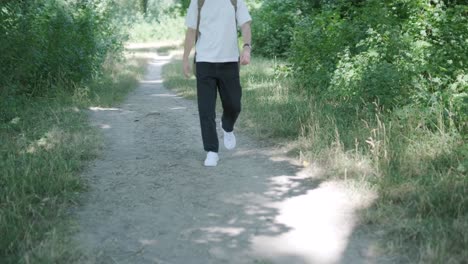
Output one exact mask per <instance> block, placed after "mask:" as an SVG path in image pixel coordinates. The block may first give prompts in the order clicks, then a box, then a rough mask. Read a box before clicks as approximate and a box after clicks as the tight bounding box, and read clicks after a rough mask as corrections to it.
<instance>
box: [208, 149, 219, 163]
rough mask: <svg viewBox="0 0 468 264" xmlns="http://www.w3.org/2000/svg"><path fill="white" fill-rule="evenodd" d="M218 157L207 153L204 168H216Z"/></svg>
mask: <svg viewBox="0 0 468 264" xmlns="http://www.w3.org/2000/svg"><path fill="white" fill-rule="evenodd" d="M218 160H219V156H218V153H216V152H212V151H209V152H208V153H207V154H206V159H205V166H206V167H216V165H218Z"/></svg>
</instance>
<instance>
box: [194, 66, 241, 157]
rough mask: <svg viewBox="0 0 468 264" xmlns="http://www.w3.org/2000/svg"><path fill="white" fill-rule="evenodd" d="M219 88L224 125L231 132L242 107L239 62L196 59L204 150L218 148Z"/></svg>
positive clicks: (215, 150) (199, 111)
mask: <svg viewBox="0 0 468 264" xmlns="http://www.w3.org/2000/svg"><path fill="white" fill-rule="evenodd" d="M218 92H219V96H220V98H221V103H222V106H223V116H222V118H221V120H222V123H223V129H224V130H225V131H226V132H231V131H233V130H234V124H235V123H236V120H237V117H238V116H239V113H240V111H241V97H242V87H241V85H240V79H239V63H238V62H226V63H211V62H197V97H198V113H199V115H200V126H201V132H202V139H203V147H204V149H205V151H212V152H218V150H219V141H218V134H217V132H216V121H215V119H216V98H217V95H218Z"/></svg>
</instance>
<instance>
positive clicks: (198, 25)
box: [195, 0, 237, 43]
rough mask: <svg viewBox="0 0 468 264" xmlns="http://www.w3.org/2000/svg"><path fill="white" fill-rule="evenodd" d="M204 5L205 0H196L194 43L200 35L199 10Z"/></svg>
mask: <svg viewBox="0 0 468 264" xmlns="http://www.w3.org/2000/svg"><path fill="white" fill-rule="evenodd" d="M236 1H237V0H236ZM204 4H205V0H198V16H197V33H196V35H195V43H197V41H198V36H199V35H200V15H201V9H202V7H203V5H204Z"/></svg>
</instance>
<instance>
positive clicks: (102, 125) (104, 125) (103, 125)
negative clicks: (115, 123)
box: [99, 124, 112, 129]
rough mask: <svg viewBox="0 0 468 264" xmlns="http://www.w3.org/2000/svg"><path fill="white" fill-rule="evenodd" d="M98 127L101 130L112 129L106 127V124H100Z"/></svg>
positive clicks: (108, 126)
mask: <svg viewBox="0 0 468 264" xmlns="http://www.w3.org/2000/svg"><path fill="white" fill-rule="evenodd" d="M99 127H100V128H101V129H111V128H112V127H111V126H110V125H108V124H100V125H99Z"/></svg>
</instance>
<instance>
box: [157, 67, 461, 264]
mask: <svg viewBox="0 0 468 264" xmlns="http://www.w3.org/2000/svg"><path fill="white" fill-rule="evenodd" d="M181 68H182V67H181V62H180V60H176V61H174V62H173V63H171V64H169V65H167V66H166V67H165V68H164V71H163V75H164V80H165V81H164V82H165V85H166V86H167V87H168V88H170V89H173V90H174V91H176V92H177V93H178V94H180V95H182V96H185V97H187V98H195V97H196V89H195V80H194V78H191V79H189V80H186V79H185V78H184V77H183V76H182V74H181ZM283 69H287V67H285V65H284V63H282V62H281V61H274V60H270V59H262V58H255V59H254V60H253V62H252V65H251V66H248V67H243V68H242V70H241V78H242V85H243V112H242V114H241V118H240V123H239V127H238V128H239V129H246V130H248V131H250V132H251V133H253V134H254V135H257V136H258V137H260V138H263V139H268V140H274V141H275V142H282V144H283V143H285V142H287V143H288V144H289V145H291V146H292V149H291V154H293V155H296V156H297V157H298V158H300V159H302V160H303V161H305V162H307V163H316V164H319V166H322V167H324V168H327V170H326V171H327V172H326V177H329V178H338V179H344V178H354V179H358V180H359V181H357V182H363V181H362V180H364V182H368V183H371V184H372V185H374V186H375V187H376V188H377V189H378V190H379V198H378V200H377V201H376V202H375V204H374V205H373V207H372V208H370V209H369V210H367V211H366V212H365V213H364V214H363V222H364V223H365V224H367V225H368V226H372V227H376V228H377V229H379V230H385V233H386V236H385V238H384V239H382V241H381V246H382V247H383V248H384V249H385V250H386V253H387V254H397V255H401V256H405V257H407V258H409V259H410V263H463V261H466V259H468V251H467V250H466V248H468V232H467V230H468V199H467V197H466V194H467V193H468V177H467V173H466V172H467V171H466V170H467V168H468V163H467V161H468V157H467V156H468V146H467V144H466V143H465V142H466V141H465V140H466V135H461V134H460V133H459V132H458V131H457V130H456V129H455V128H453V127H451V126H450V124H451V123H452V122H450V120H447V117H445V116H444V115H443V114H442V112H443V111H441V114H440V115H439V117H438V119H437V120H433V118H431V117H430V116H429V115H428V114H427V113H426V112H425V110H424V109H418V108H408V109H398V110H397V111H395V112H393V113H389V112H385V111H383V110H382V109H380V108H379V107H378V106H369V109H370V110H368V111H363V110H354V111H349V110H343V108H334V107H332V106H330V105H326V104H322V103H320V102H318V101H317V100H314V98H310V97H308V96H307V95H306V93H305V92H303V90H302V89H301V88H299V85H297V84H296V83H295V82H294V80H293V79H292V77H290V76H288V75H287V73H288V72H287V70H286V71H285V70H283ZM463 137H465V138H463Z"/></svg>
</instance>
